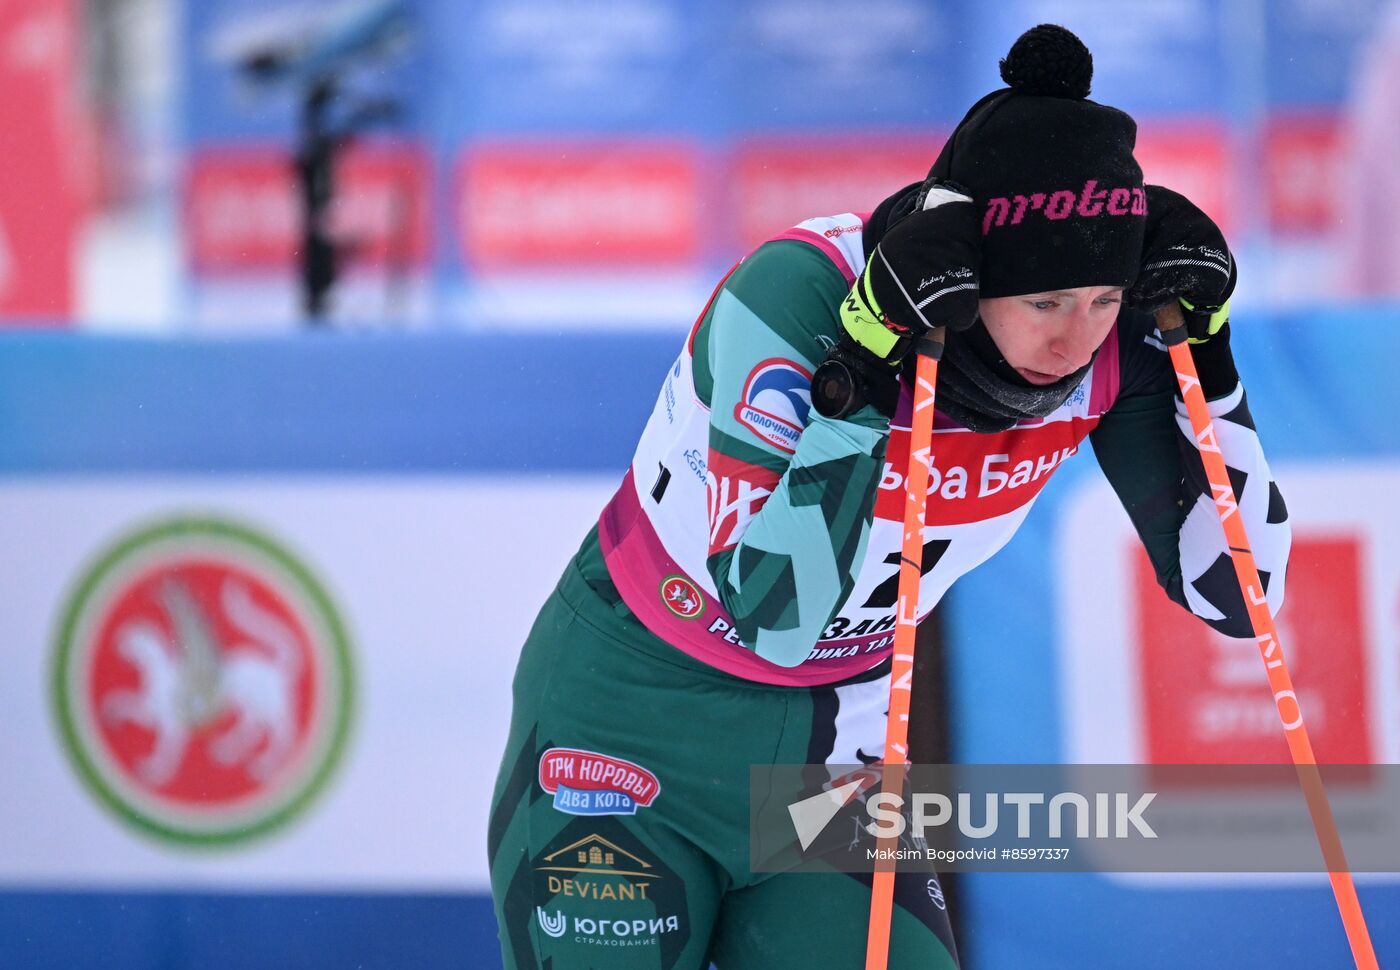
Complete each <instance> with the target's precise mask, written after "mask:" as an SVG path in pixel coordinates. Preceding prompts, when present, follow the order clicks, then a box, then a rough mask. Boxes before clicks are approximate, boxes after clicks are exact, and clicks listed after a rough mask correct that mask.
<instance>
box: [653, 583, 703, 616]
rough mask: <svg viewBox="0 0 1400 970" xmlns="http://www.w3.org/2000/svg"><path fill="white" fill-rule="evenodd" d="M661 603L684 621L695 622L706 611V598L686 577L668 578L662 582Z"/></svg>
mask: <svg viewBox="0 0 1400 970" xmlns="http://www.w3.org/2000/svg"><path fill="white" fill-rule="evenodd" d="M661 602H663V603H665V604H666V609H668V610H670V611H671V612H672V613H674V614H676V616H679V617H680V618H681V619H682V620H693V619H695V618H696V617H697V616H699V615H700V613H701V611H703V610H704V609H705V597H704V596H702V595H701V594H700V590H699V588H698V587H697V586H696V585H695V584H694V583H692V582H691V581H690V580H689V579H686V578H685V577H684V576H667V577H666V578H665V579H663V580H662V581H661Z"/></svg>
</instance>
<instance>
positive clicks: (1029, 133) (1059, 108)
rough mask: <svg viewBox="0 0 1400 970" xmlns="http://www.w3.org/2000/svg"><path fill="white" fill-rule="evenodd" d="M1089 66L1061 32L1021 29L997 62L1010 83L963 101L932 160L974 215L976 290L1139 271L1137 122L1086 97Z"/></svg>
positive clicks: (1098, 279) (938, 175) (1121, 279)
mask: <svg viewBox="0 0 1400 970" xmlns="http://www.w3.org/2000/svg"><path fill="white" fill-rule="evenodd" d="M1093 73H1094V63H1093V58H1092V56H1091V55H1090V54H1089V51H1088V49H1087V48H1086V47H1085V46H1084V44H1083V43H1082V42H1081V41H1080V40H1079V38H1078V37H1076V36H1075V35H1074V34H1072V33H1070V32H1069V31H1068V30H1066V29H1065V28H1063V27H1059V26H1056V25H1054V24H1041V25H1040V26H1039V27H1034V28H1032V29H1030V30H1028V31H1026V32H1025V33H1024V34H1022V35H1021V37H1020V39H1018V40H1017V41H1016V43H1015V44H1014V45H1012V48H1011V51H1010V53H1008V54H1007V56H1006V57H1005V59H1003V60H1002V62H1001V77H1002V80H1003V81H1005V82H1006V83H1007V84H1008V85H1010V87H1008V88H1003V89H1001V90H998V91H993V92H992V93H991V94H989V95H987V96H986V97H984V98H982V100H980V101H978V102H977V103H976V104H975V105H973V106H972V110H970V111H969V112H968V113H967V116H966V117H964V118H963V120H962V122H961V123H959V125H958V127H957V128H956V129H955V130H954V131H953V134H952V135H951V136H950V137H949V139H948V141H947V143H946V144H945V145H944V146H943V151H942V152H941V153H940V154H939V156H938V160H937V161H936V162H934V163H933V168H932V170H931V171H930V172H929V181H930V183H931V182H932V181H934V180H936V179H941V180H946V181H951V182H954V183H956V184H957V185H959V186H961V187H963V188H964V189H966V190H967V191H968V193H969V194H970V195H971V196H972V199H973V202H974V203H976V205H977V207H978V212H979V213H980V214H981V217H982V237H983V238H982V243H983V248H982V269H981V279H980V282H981V295H982V296H984V297H997V296H1015V295H1017V294H1020V293H1039V292H1044V291H1047V290H1061V289H1069V288H1071V287H1076V286H1123V287H1127V286H1130V285H1131V284H1132V282H1133V280H1134V279H1136V278H1137V272H1138V266H1139V263H1140V260H1141V258H1142V238H1143V229H1144V227H1145V225H1146V221H1147V197H1146V195H1145V194H1144V193H1143V188H1142V169H1141V168H1140V167H1139V166H1138V163H1137V160H1136V159H1135V158H1133V145H1134V142H1135V141H1136V138H1137V125H1136V124H1135V123H1134V122H1133V119H1132V118H1131V117H1129V116H1128V115H1127V114H1125V113H1124V112H1122V111H1119V110H1118V109H1117V108H1110V107H1108V106H1107V105H1102V104H1098V103H1096V102H1094V101H1090V100H1088V95H1089V84H1090V81H1091V79H1092V77H1093ZM926 184H928V183H926Z"/></svg>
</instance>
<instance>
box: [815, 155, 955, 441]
mask: <svg viewBox="0 0 1400 970" xmlns="http://www.w3.org/2000/svg"><path fill="white" fill-rule="evenodd" d="M981 244H982V234H981V227H980V226H979V225H978V222H977V214H976V212H975V210H974V209H973V205H972V199H971V198H970V197H969V196H968V195H967V194H966V193H965V192H963V191H962V190H961V189H959V188H958V187H956V186H953V185H951V184H949V183H934V184H932V185H931V186H929V187H927V188H926V189H925V190H924V197H923V199H922V200H921V205H920V207H919V209H917V210H916V211H915V212H913V213H911V214H910V215H908V216H905V217H904V218H903V219H901V220H900V221H899V222H897V223H895V224H894V226H893V227H892V228H891V229H890V230H889V232H887V233H885V237H884V238H883V239H881V240H880V243H879V245H877V246H876V247H875V252H874V253H872V254H871V256H870V259H869V260H868V261H867V262H866V264H865V270H864V272H862V273H861V274H860V278H859V279H857V280H856V282H855V285H854V286H853V287H851V292H850V294H849V295H848V296H847V297H846V299H845V300H844V301H843V302H842V304H841V338H840V341H839V342H838V343H837V345H836V346H835V347H834V348H833V349H832V351H831V352H830V353H829V354H828V355H827V357H826V360H824V361H823V362H822V364H821V366H819V367H818V368H817V371H816V373H815V374H814V375H813V376H812V404H813V406H814V407H815V408H816V409H817V412H818V413H819V414H823V415H825V416H827V417H830V418H843V417H846V416H847V415H848V414H850V413H851V412H852V411H856V410H858V409H859V408H861V407H863V406H865V405H866V404H871V405H873V406H874V407H875V409H876V410H877V411H879V412H880V413H881V414H883V415H884V416H885V417H887V418H889V417H893V415H894V408H895V404H896V403H898V400H899V383H898V374H899V364H900V361H902V360H903V359H904V357H905V355H907V354H908V353H909V349H910V348H911V347H913V346H914V344H915V340H916V338H917V337H919V336H921V335H923V334H924V333H927V332H928V331H930V330H932V329H934V328H935V327H947V328H948V329H950V330H966V329H967V328H968V327H970V326H972V324H973V323H974V322H976V320H977V294H978V284H977V270H978V267H979V264H980V262H981V251H982V245H981Z"/></svg>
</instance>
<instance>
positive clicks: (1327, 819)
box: [1156, 302, 1379, 970]
mask: <svg viewBox="0 0 1400 970" xmlns="http://www.w3.org/2000/svg"><path fill="white" fill-rule="evenodd" d="M1156 317H1157V329H1158V330H1160V331H1161V334H1162V342H1163V343H1165V344H1166V345H1167V349H1168V351H1169V353H1170V354H1171V360H1172V367H1173V369H1174V370H1175V371H1176V380H1177V385H1178V386H1179V387H1180V388H1181V397H1182V400H1183V401H1185V402H1186V413H1187V416H1188V417H1189V418H1190V419H1191V429H1192V432H1193V433H1194V435H1195V438H1196V448H1197V450H1198V451H1199V452H1200V455H1201V461H1202V463H1203V464H1204V465H1205V470H1206V478H1207V480H1208V481H1209V482H1210V490H1211V493H1212V495H1213V496H1214V498H1215V510H1216V512H1217V513H1219V515H1220V524H1221V526H1222V527H1223V528H1224V529H1225V541H1226V544H1227V545H1229V547H1230V559H1231V561H1232V562H1233V563H1234V565H1235V576H1236V578H1237V579H1238V580H1239V584H1240V592H1241V593H1242V594H1243V596H1244V601H1245V605H1246V607H1247V608H1248V610H1249V620H1250V623H1251V624H1252V625H1253V629H1254V639H1255V642H1256V643H1257V644H1258V645H1259V652H1260V654H1261V655H1262V657H1263V659H1264V668H1265V671H1266V672H1267V674H1268V678H1269V687H1270V689H1271V690H1272V691H1273V695H1274V706H1275V708H1276V709H1277V710H1278V715H1279V720H1280V721H1282V722H1283V733H1284V737H1285V738H1286V739H1287V741H1288V751H1289V754H1291V755H1292V757H1293V766H1294V768H1295V769H1296V770H1297V772H1298V781H1299V783H1300V784H1301V785H1302V788H1303V797H1304V798H1305V799H1306V800H1307V803H1308V813H1309V814H1310V815H1311V816H1312V823H1313V829H1314V830H1315V831H1316V832H1317V841H1318V843H1319V844H1320V845H1321V847H1322V857H1323V860H1324V861H1325V862H1326V864H1327V876H1328V878H1329V879H1330V880H1331V882H1332V894H1333V895H1334V896H1335V897H1336V898H1337V910H1338V911H1339V912H1340V913H1341V917H1342V926H1343V927H1344V928H1345V929H1346V934H1347V942H1348V943H1349V944H1350V945H1351V955H1352V958H1353V959H1354V960H1355V961H1356V966H1357V967H1358V970H1377V968H1378V967H1379V964H1378V963H1376V951H1375V950H1374V948H1373V947H1372V946H1371V935H1370V933H1369V931H1368V930H1367V928H1366V917H1365V915H1364V914H1363V913H1362V911H1361V901H1360V899H1358V898H1357V895H1356V885H1355V883H1354V882H1352V878H1351V870H1350V868H1349V867H1348V866H1347V860H1346V855H1345V854H1344V853H1343V851H1342V841H1341V838H1340V836H1338V834H1337V823H1336V821H1335V819H1333V817H1332V807H1331V805H1329V804H1328V801H1327V792H1326V791H1325V790H1324V789H1323V785H1322V774H1321V772H1319V771H1318V768H1317V758H1316V757H1315V756H1314V755H1313V749H1312V742H1311V741H1310V740H1309V739H1308V729H1307V727H1306V726H1305V725H1304V724H1303V710H1302V707H1301V706H1300V704H1299V702H1298V695H1297V694H1296V693H1295V692H1294V690H1293V679H1292V678H1291V677H1290V676H1289V675H1288V666H1287V664H1286V663H1285V662H1284V658H1283V646H1282V644H1281V643H1280V642H1279V638H1278V628H1277V627H1275V626H1274V618H1273V616H1272V615H1271V614H1270V613H1269V606H1268V603H1267V601H1266V600H1265V597H1264V584H1263V583H1262V582H1261V581H1260V579H1259V570H1258V568H1257V567H1256V566H1255V563H1254V553H1253V552H1252V551H1251V550H1250V547H1249V537H1248V536H1247V535H1246V534H1245V528H1244V521H1243V518H1242V516H1240V515H1239V514H1238V513H1239V506H1238V504H1237V502H1236V500H1235V491H1234V489H1233V488H1232V487H1231V485H1230V475H1229V473H1228V472H1227V471H1226V469H1225V458H1224V456H1223V455H1222V454H1221V452H1220V440H1219V439H1218V438H1217V437H1216V436H1215V427H1214V425H1213V424H1212V423H1211V419H1210V411H1209V410H1208V409H1207V407H1206V398H1205V394H1204V393H1203V392H1202V391H1201V381H1200V376H1199V375H1198V374H1197V373H1196V362H1195V361H1194V360H1193V359H1192V357H1191V347H1190V345H1189V344H1188V343H1187V333H1186V327H1185V320H1184V319H1183V318H1182V315H1181V307H1180V306H1178V305H1177V304H1176V303H1174V302H1173V303H1170V304H1168V305H1167V306H1164V307H1162V309H1160V310H1158V311H1157V314H1156Z"/></svg>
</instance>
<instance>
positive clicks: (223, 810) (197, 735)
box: [52, 518, 353, 845]
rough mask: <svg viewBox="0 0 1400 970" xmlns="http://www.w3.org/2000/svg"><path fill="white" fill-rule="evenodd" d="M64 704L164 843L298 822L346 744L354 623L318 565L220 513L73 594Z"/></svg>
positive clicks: (74, 738) (66, 618)
mask: <svg viewBox="0 0 1400 970" xmlns="http://www.w3.org/2000/svg"><path fill="white" fill-rule="evenodd" d="M54 648H55V649H54V665H53V679H52V688H53V700H54V708H55V712H56V715H57V718H58V723H59V726H60V729H61V731H62V734H63V739H64V742H65V745H66V747H67V749H68V753H69V755H70V756H71V758H72V760H73V763H74V764H75V766H76V767H77V769H78V771H79V773H80V774H81V775H82V777H83V779H84V781H85V782H86V783H87V785H88V787H89V788H90V789H91V790H92V791H93V792H94V793H95V794H96V795H97V796H98V798H100V799H101V800H102V802H103V803H104V804H105V805H106V806H107V807H109V808H110V809H112V810H113V811H114V812H116V813H117V814H118V815H119V816H120V817H121V818H123V819H125V820H126V821H127V822H129V823H131V824H132V825H135V826H136V827H138V828H139V829H141V830H143V831H145V832H147V833H149V834H152V835H155V836H158V837H160V838H163V839H168V840H173V841H177V842H184V843H194V844H205V845H214V844H223V843H235V842H241V841H243V840H246V839H250V838H253V837H255V836H258V835H261V834H264V833H266V832H268V831H271V830H272V829H275V828H277V827H278V826H280V825H283V824H285V823H286V822H288V821H290V820H291V819H292V818H293V817H294V816H296V815H297V814H298V813H299V812H300V811H301V810H302V809H303V808H305V807H306V805H307V804H308V803H309V802H310V801H311V800H312V799H313V798H314V797H315V795H316V793H317V791H318V790H319V789H320V788H321V787H322V786H323V785H324V783H325V781H326V779H327V778H328V777H329V776H330V774H331V772H332V770H333V769H334V768H335V765H336V763H337V762H338V761H339V759H340V756H341V753H342V750H343V748H344V745H345V738H346V734H347V731H348V728H349V722H350V708H351V697H352V688H353V677H352V671H351V666H350V650H349V644H348V641H347V638H346V635H345V630H344V626H343V625H342V623H341V621H340V618H339V617H338V615H337V613H336V610H335V608H334V606H333V605H332V604H331V600H330V598H329V597H328V596H327V595H326V592H325V590H324V589H322V587H321V585H320V584H319V583H318V582H317V581H316V579H315V577H313V576H312V574H311V572H310V571H309V570H308V569H307V568H306V566H305V565H303V564H302V563H300V562H299V561H297V559H295V558H294V557H293V556H292V555H291V554H290V553H289V552H287V551H286V550H285V549H283V548H282V547H281V546H279V545H278V544H277V543H275V542H274V541H273V540H272V539H270V538H268V537H267V536H265V535H262V534H260V533H258V532H255V531H254V530H252V529H249V528H247V527H246V526H243V525H235V524H232V523H229V522H226V521H222V520H219V519H212V518H179V519H170V520H167V521H164V522H160V523H158V524H155V525H152V526H149V527H147V528H143V529H141V530H139V531H137V532H135V533H133V534H130V535H127V536H125V537H123V538H121V539H119V540H118V541H116V542H115V543H113V544H112V545H111V546H110V547H108V548H107V549H105V550H103V551H102V552H101V553H100V554H99V555H98V556H97V558H96V559H95V561H94V563H93V565H91V566H90V567H89V568H88V569H87V570H86V571H85V572H84V573H83V574H82V575H81V576H80V577H79V579H78V581H77V583H76V585H75V587H74V589H73V592H72V593H71V594H70V596H69V597H68V599H67V601H66V603H65V604H64V607H63V611H62V614H61V617H60V620H59V624H58V632H57V635H56V638H55V644H54Z"/></svg>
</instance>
